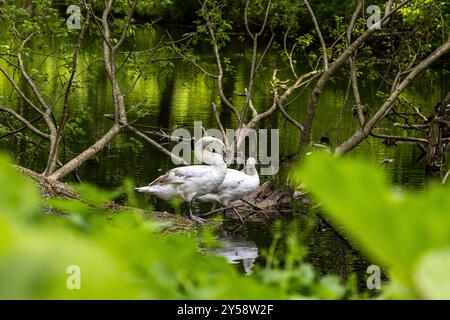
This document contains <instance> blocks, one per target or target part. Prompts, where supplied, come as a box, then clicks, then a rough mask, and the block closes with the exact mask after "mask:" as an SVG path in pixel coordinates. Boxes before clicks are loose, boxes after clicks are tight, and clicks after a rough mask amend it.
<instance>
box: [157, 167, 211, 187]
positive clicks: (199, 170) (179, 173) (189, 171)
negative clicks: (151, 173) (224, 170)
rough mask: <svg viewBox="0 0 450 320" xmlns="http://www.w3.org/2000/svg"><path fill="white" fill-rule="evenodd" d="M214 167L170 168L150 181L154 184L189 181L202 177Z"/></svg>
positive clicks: (208, 173)
mask: <svg viewBox="0 0 450 320" xmlns="http://www.w3.org/2000/svg"><path fill="white" fill-rule="evenodd" d="M214 170H215V168H213V167H211V166H201V165H199V166H186V167H179V168H175V169H172V170H170V171H169V172H167V173H166V174H165V175H162V176H160V177H159V178H157V179H156V180H155V181H153V182H152V183H150V185H154V184H180V183H185V182H187V181H189V180H190V179H192V178H198V177H204V176H205V175H210V174H211V173H213V171H214Z"/></svg>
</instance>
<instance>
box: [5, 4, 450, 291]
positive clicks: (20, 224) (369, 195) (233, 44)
mask: <svg viewBox="0 0 450 320" xmlns="http://www.w3.org/2000/svg"><path fill="white" fill-rule="evenodd" d="M132 3H135V2H134V1H133V0H115V1H104V0H92V1H61V0H58V1H53V0H23V1H12V0H5V1H2V0H0V27H1V28H2V31H4V32H2V33H0V299H1V298H27V299H52V298H58V299H90V298H113V299H116V298H125V299H310V298H313V299H362V298H377V299H378V298H380V299H397V298H403V299H411V298H421V299H435V298H450V296H449V292H450V288H449V284H450V273H449V270H450V217H449V212H450V198H449V197H448V191H449V190H448V186H443V185H441V181H442V178H443V176H444V175H445V172H444V171H443V170H444V168H446V167H447V166H448V163H446V161H447V160H448V159H446V158H448V154H449V151H450V146H449V141H450V109H449V110H447V111H446V108H445V107H446V106H447V105H450V92H449V85H450V83H449V82H448V79H447V78H448V72H449V71H448V69H449V68H448V61H449V60H448V57H449V56H448V53H449V52H450V38H449V34H450V24H449V23H448V22H449V21H450V2H449V1H444V0H405V1H403V2H401V3H400V2H398V1H395V4H397V6H394V8H392V10H387V11H386V15H387V16H389V19H387V16H386V17H385V21H384V22H385V23H384V24H383V27H382V28H381V29H380V30H375V29H370V28H367V25H366V22H367V18H368V13H367V11H366V9H367V5H368V4H367V1H362V0H360V1H357V0H352V1H342V0H320V1H319V0H310V1H299V0H277V1H268V0H252V1H246V0H204V2H199V1H197V0H161V1H159V0H141V1H137V2H136V8H134V11H132ZM202 3H203V6H202ZM68 4H78V5H79V6H80V12H81V15H82V17H81V20H80V29H70V28H68V25H67V18H68V15H67V12H66V9H67V5H68ZM371 4H375V5H378V6H379V7H380V9H381V12H382V13H381V16H383V15H384V14H385V11H384V10H385V5H386V1H383V0H374V1H372V3H371ZM399 7H400V9H399ZM100 17H102V19H100ZM352 17H353V19H352ZM315 20H317V24H316V25H315V23H314V22H313V21H315ZM447 92H449V93H447ZM438 101H442V106H440V105H439V104H438V109H439V108H441V111H440V112H438V111H436V110H438V109H435V105H436V103H437V102H438ZM200 120H201V121H202V126H203V127H204V128H205V129H213V128H217V127H219V128H220V127H223V128H224V130H225V129H234V130H235V131H238V132H239V136H238V137H237V139H236V140H237V141H239V140H240V141H244V144H245V139H239V138H245V137H243V136H242V135H244V134H245V132H247V131H248V130H253V129H255V130H258V129H272V128H276V129H280V146H279V147H280V148H279V150H281V152H280V162H281V163H282V168H281V171H280V172H279V174H278V175H277V176H275V177H270V178H267V179H268V180H269V179H270V180H274V181H275V184H276V187H286V184H287V179H286V177H287V175H288V172H289V173H290V178H292V179H290V180H289V181H290V182H289V183H292V182H293V184H294V186H300V185H301V186H305V187H306V188H307V190H309V191H310V195H311V199H312V201H310V199H309V193H308V195H307V197H306V198H305V199H304V198H302V199H301V200H302V201H304V202H305V203H307V204H305V203H300V202H295V201H294V200H292V199H291V198H289V199H288V201H284V202H290V201H291V200H292V203H291V204H290V205H291V206H290V207H289V208H288V210H284V209H286V208H284V207H282V206H281V205H280V207H282V209H281V210H279V212H278V209H280V208H279V207H277V206H276V205H274V209H273V210H272V209H271V210H272V211H270V210H269V209H267V213H269V211H270V213H273V212H275V213H280V212H282V211H283V213H284V212H289V214H291V213H293V215H294V219H292V220H289V221H287V222H284V224H283V228H284V227H285V228H286V229H287V230H285V229H283V231H279V229H278V227H279V226H280V225H281V223H280V225H278V224H277V223H274V224H275V226H274V228H273V229H274V231H273V236H272V238H270V239H265V240H267V241H266V242H265V243H264V245H262V246H260V245H259V244H258V246H257V249H258V251H257V255H258V260H257V261H256V266H255V267H254V268H253V269H252V274H251V275H249V276H244V275H243V274H241V273H240V272H239V271H238V270H237V268H234V267H233V266H232V265H230V264H228V263H227V261H226V260H225V259H224V258H220V257H218V256H215V255H213V254H211V252H213V251H214V250H213V249H215V248H217V246H220V245H221V244H220V243H218V242H217V241H216V233H219V232H218V230H217V228H216V226H217V225H218V223H217V224H211V226H209V227H204V228H198V229H194V230H190V231H189V232H187V231H184V232H179V233H177V234H167V233H166V232H163V230H165V229H164V228H163V227H164V226H162V225H161V222H160V220H158V221H159V222H157V221H156V219H153V218H152V212H151V211H150V209H148V208H153V207H155V208H156V209H155V211H161V212H162V211H164V210H169V209H170V210H171V211H175V212H176V213H177V214H180V211H181V210H180V208H179V203H175V202H168V203H162V202H156V203H153V202H152V203H150V201H147V202H145V203H143V202H141V201H140V200H142V199H143V198H138V197H139V195H136V194H135V192H134V189H133V187H134V186H137V185H139V186H140V185H141V184H143V183H148V182H150V181H152V180H154V179H155V178H156V177H158V176H159V175H161V174H163V173H164V172H166V171H167V170H168V169H170V168H172V167H173V166H174V164H173V163H171V162H170V156H168V155H169V154H170V152H171V150H173V149H171V146H173V145H174V143H175V141H168V140H169V139H167V138H168V137H169V136H170V134H171V132H172V130H174V129H175V128H186V130H188V131H189V130H191V129H192V125H193V123H194V121H200ZM242 128H245V130H237V129H242ZM247 129H248V130H247ZM241 134H242V135H241ZM377 139H381V140H377ZM270 140H271V141H270V142H272V141H274V140H273V139H272V138H271V139H270ZM319 141H320V145H318V144H317V143H315V142H319ZM381 141H382V142H383V143H381ZM237 144H238V143H236V144H230V145H228V147H233V148H234V147H236V145H237ZM400 144H404V145H403V146H400ZM259 146H260V147H261V145H259ZM319 147H321V148H328V147H329V148H330V150H329V153H330V154H331V153H333V151H335V153H338V154H340V155H344V154H346V153H349V152H350V151H352V150H356V152H355V154H356V156H358V157H362V158H366V160H367V159H369V160H368V161H367V162H373V163H378V164H381V166H380V167H378V168H372V167H370V166H369V165H367V164H366V163H361V162H360V161H356V160H354V159H352V158H350V157H349V158H337V157H336V158H335V157H332V156H331V155H326V154H315V152H316V151H315V149H317V148H319ZM277 150H278V149H277ZM310 151H311V152H310ZM161 152H162V153H161ZM421 152H422V153H423V154H422V155H420V153H421ZM5 153H9V155H10V156H9V157H8V156H6V155H4V154H5ZM310 153H313V155H311V156H306V155H307V154H310ZM260 156H261V155H260ZM260 158H261V157H260ZM260 158H259V159H258V160H261V159H260ZM419 158H423V159H422V160H421V161H419ZM11 159H14V160H11ZM296 159H300V162H301V166H298V167H294V168H291V167H288V166H286V165H285V163H295V160H296ZM284 160H287V161H284ZM259 164H261V163H259ZM391 164H392V166H391ZM13 165H20V166H22V167H24V168H26V169H28V170H30V171H32V174H34V175H35V176H37V177H38V180H39V178H41V179H43V180H44V179H45V181H52V182H54V183H62V182H63V181H71V182H74V181H76V182H77V183H73V189H74V190H76V191H77V192H78V193H79V194H80V195H81V199H83V200H75V199H60V198H54V199H48V198H46V197H44V196H43V195H41V194H39V190H38V188H37V187H36V186H35V185H34V184H33V183H32V182H31V181H28V180H27V179H26V178H24V177H23V176H22V175H21V174H20V173H18V171H16V170H15V168H14V166H13ZM384 165H386V167H383V166H384ZM382 167H383V168H382ZM425 167H426V168H433V169H435V170H436V171H438V174H440V175H441V176H440V177H438V178H439V184H438V183H436V184H435V185H433V184H428V181H427V177H426V173H425ZM258 169H259V168H258ZM382 170H383V171H382ZM439 170H441V171H442V172H439ZM386 172H389V176H391V177H392V180H393V181H394V183H395V185H396V186H395V187H393V186H391V183H387V182H386V181H387V180H386V181H385V180H384V179H383V178H382V175H383V174H384V173H386ZM427 173H428V172H427ZM449 174H450V172H449ZM128 177H132V179H134V180H136V182H131V180H128ZM447 177H448V176H447ZM265 179H266V177H262V181H264V180H265ZM413 179H415V180H414V181H413V182H411V180H413ZM444 180H445V179H444ZM94 185H96V186H94ZM406 185H407V186H413V188H418V189H420V191H411V190H410V189H408V187H406ZM98 186H103V187H104V189H106V190H109V191H106V190H104V189H102V188H99V187H98ZM118 186H119V187H118ZM115 188H116V190H114V189H115ZM411 189H412V188H411ZM111 190H113V191H111ZM56 193H57V192H56ZM288 193H289V192H286V194H288ZM289 194H290V193H289ZM302 196H304V195H302ZM283 200H284V199H283ZM112 202H116V203H115V204H116V205H117V206H119V204H120V205H124V206H121V207H120V208H121V210H120V212H117V211H114V212H113V211H111V210H108V209H107V206H106V205H107V204H111V203H112ZM275 202H276V201H275ZM280 202H281V201H280ZM284 202H283V205H285V203H284ZM154 205H155V206H154ZM171 205H172V207H171ZM277 205H278V203H277ZM250 207H251V206H250ZM254 207H255V206H253V207H251V209H255V208H254ZM256 207H257V209H258V212H259V213H260V214H261V215H263V214H264V215H265V214H266V212H263V210H260V208H258V206H256ZM299 207H301V209H302V210H299ZM174 208H175V210H173V209H174ZM200 208H201V207H200ZM196 209H197V210H198V207H197V208H196ZM303 209H305V210H304V211H303ZM152 210H153V209H152ZM144 211H145V212H144ZM143 212H144V213H143ZM252 212H253V211H252ZM303 213H306V214H304V215H303ZM274 216H275V215H274ZM241 219H242V217H241ZM169 220H170V219H169ZM267 221H270V217H268V218H267ZM220 222H222V221H221V220H220ZM242 222H243V224H242V225H241V226H240V227H242V226H244V228H246V226H247V225H246V224H245V223H244V221H242ZM316 222H317V224H316ZM246 223H247V222H246ZM322 223H323V225H324V228H323V230H324V231H323V233H325V232H327V230H328V231H330V233H332V234H333V238H332V239H333V241H334V243H333V244H332V245H331V246H330V247H332V248H333V249H336V248H339V249H342V252H344V253H343V255H342V256H343V258H344V259H343V261H338V260H339V259H337V258H336V261H338V263H342V266H343V268H342V272H341V273H339V276H337V275H333V274H330V273H332V272H328V271H323V270H317V269H318V268H315V266H314V261H312V259H309V258H310V257H311V252H309V251H308V248H310V247H309V246H308V245H309V243H307V242H308V236H309V233H310V232H312V231H311V230H313V229H318V230H320V232H322ZM329 224H331V225H332V228H330V226H329ZM192 225H193V223H192ZM190 226H191V225H190ZM190 226H189V227H190ZM187 228H188V227H186V229H187ZM219 229H220V230H219V231H220V232H222V231H224V232H228V231H229V230H228V229H226V226H225V224H223V225H221V226H220V227H219ZM238 229H239V228H238ZM234 231H236V230H233V232H234ZM241 231H242V230H241ZM246 231H247V230H246ZM309 240H311V239H309ZM348 243H350V244H351V245H348ZM353 247H354V248H355V249H357V250H359V252H355V251H356V250H354V249H353ZM252 248H253V247H252ZM347 250H348V251H352V254H354V255H352V256H350V257H348V255H347ZM317 251H319V249H317ZM330 251H332V250H330ZM332 254H333V255H334V254H335V252H332ZM337 255H338V254H337V253H336V256H337ZM366 257H367V259H368V261H363V260H364V259H365V258H366ZM322 258H323V259H327V258H329V257H322ZM333 258H334V257H333ZM330 260H331V259H330ZM349 261H357V262H358V263H360V262H361V265H358V269H357V270H356V272H358V274H354V275H353V274H351V273H352V272H353V271H355V270H353V269H352V268H347V266H348V265H350V263H349ZM366 262H367V263H368V264H371V263H374V264H377V265H379V266H380V268H381V270H382V272H383V280H384V282H383V284H382V287H381V291H370V290H365V288H364V287H361V284H363V283H364V282H365V279H362V278H361V276H363V275H366V276H368V274H366V273H365V271H366V270H365V269H366V267H367V265H366V264H365V263H366ZM78 268H79V271H80V272H81V273H80V276H81V278H80V280H81V282H80V284H81V288H80V290H78V289H70V288H68V286H69V287H70V286H71V285H73V283H74V282H72V281H75V282H76V279H75V278H74V277H75V275H76V272H77V271H76V270H78ZM326 269H327V268H324V270H326ZM333 272H336V273H338V272H339V271H335V269H333ZM361 272H362V273H363V275H361V274H360V273H361ZM349 273H350V274H349ZM74 279H75V280H74Z"/></svg>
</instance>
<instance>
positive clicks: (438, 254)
mask: <svg viewBox="0 0 450 320" xmlns="http://www.w3.org/2000/svg"><path fill="white" fill-rule="evenodd" d="M376 170H377V169H376V168H371V167H369V166H367V165H365V164H362V163H360V162H357V161H354V160H349V159H337V158H333V157H332V156H330V155H325V154H320V155H315V156H313V157H311V159H309V160H308V162H307V165H306V167H305V168H304V169H298V170H297V171H295V174H294V180H296V181H297V182H299V183H300V182H304V183H306V185H307V186H308V187H309V188H310V189H311V191H312V193H313V194H314V196H315V198H316V199H317V200H318V201H319V202H320V203H321V204H323V209H324V213H325V214H326V215H327V216H328V217H329V218H330V219H331V220H332V221H333V223H334V225H335V226H336V227H337V228H338V229H339V230H341V232H343V233H345V234H346V235H348V236H349V238H350V240H351V241H352V242H353V243H354V244H355V245H356V246H357V247H359V248H360V249H361V250H362V251H363V252H364V253H366V254H367V255H369V256H370V257H371V258H372V259H373V261H375V262H376V263H379V264H380V267H382V268H385V271H387V274H388V276H389V278H390V280H391V281H392V282H391V283H390V285H389V288H388V289H387V290H384V294H385V297H386V298H426V299H449V298H450V295H449V293H450V287H449V284H450V281H449V280H450V268H449V264H448V263H449V259H450V219H449V212H450V198H449V196H448V192H449V188H448V187H444V186H442V185H435V186H433V187H430V188H429V190H426V191H424V192H423V193H420V194H417V193H409V192H405V191H403V190H395V189H392V188H391V187H389V186H388V184H387V183H386V182H385V181H383V179H382V178H380V176H379V174H377V172H376Z"/></svg>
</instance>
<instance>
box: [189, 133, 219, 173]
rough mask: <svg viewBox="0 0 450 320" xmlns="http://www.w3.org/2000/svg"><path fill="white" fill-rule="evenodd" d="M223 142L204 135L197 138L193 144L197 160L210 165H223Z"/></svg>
mask: <svg viewBox="0 0 450 320" xmlns="http://www.w3.org/2000/svg"><path fill="white" fill-rule="evenodd" d="M225 151H226V147H225V144H224V143H223V141H222V140H220V139H217V138H214V137H210V136H206V137H203V138H201V139H199V140H198V141H197V142H196V143H195V146H194V153H195V156H196V157H197V159H198V160H200V161H202V162H204V163H206V164H210V165H221V166H222V165H225V163H226V161H225V160H224V154H225Z"/></svg>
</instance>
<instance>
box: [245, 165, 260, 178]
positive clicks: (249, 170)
mask: <svg viewBox="0 0 450 320" xmlns="http://www.w3.org/2000/svg"><path fill="white" fill-rule="evenodd" d="M245 173H246V174H247V175H249V176H252V177H253V176H257V175H258V171H257V170H256V168H255V166H248V167H246V168H245Z"/></svg>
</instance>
